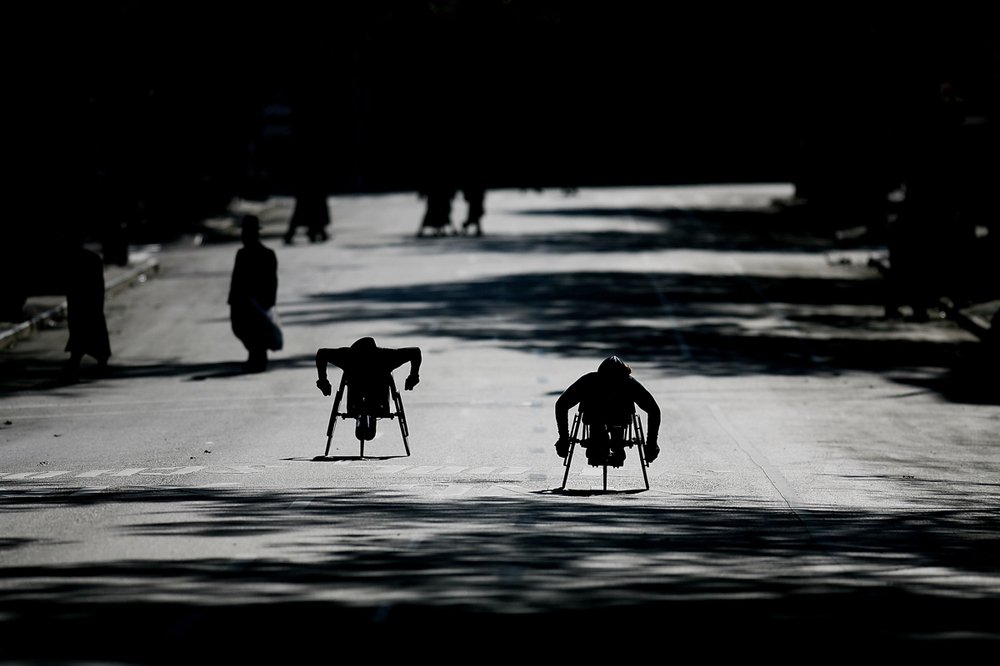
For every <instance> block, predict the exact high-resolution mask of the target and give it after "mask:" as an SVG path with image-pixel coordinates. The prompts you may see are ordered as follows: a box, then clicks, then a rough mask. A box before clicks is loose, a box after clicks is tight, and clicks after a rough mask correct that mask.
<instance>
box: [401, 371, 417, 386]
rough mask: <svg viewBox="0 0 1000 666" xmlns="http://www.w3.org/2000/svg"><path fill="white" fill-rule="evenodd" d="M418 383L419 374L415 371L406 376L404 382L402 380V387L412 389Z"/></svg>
mask: <svg viewBox="0 0 1000 666" xmlns="http://www.w3.org/2000/svg"><path fill="white" fill-rule="evenodd" d="M419 383H420V375H418V374H417V373H415V372H411V373H410V376H409V377H407V378H406V381H405V382H403V388H405V389H406V390H407V391H412V390H413V387H414V386H416V385H417V384H419Z"/></svg>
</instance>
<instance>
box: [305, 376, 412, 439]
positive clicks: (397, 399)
mask: <svg viewBox="0 0 1000 666" xmlns="http://www.w3.org/2000/svg"><path fill="white" fill-rule="evenodd" d="M346 388H347V374H346V373H345V374H344V375H343V376H342V377H341V378H340V388H338V389H337V395H336V397H334V399H333V409H332V410H331V411H330V423H329V425H328V426H327V428H326V452H325V453H324V454H323V456H324V457H326V456H329V455H330V444H331V442H333V432H334V429H335V428H336V427H337V419H338V418H343V419H345V420H346V419H355V420H357V419H358V418H360V417H362V416H372V415H371V414H352V413H349V412H346V411H344V412H341V411H340V402H341V400H342V399H343V397H344V390H345V389H346ZM389 393H390V394H391V395H392V402H393V404H394V405H395V409H396V411H395V412H390V413H389V414H388V415H384V416H378V415H376V416H374V418H375V420H376V421H377V420H379V419H385V418H388V419H396V420H397V421H398V422H399V432H400V434H401V435H402V436H403V446H404V447H405V448H406V455H410V442H409V439H408V438H409V434H410V430H409V428H408V427H407V425H406V414H405V413H404V412H403V398H402V397H401V396H400V395H399V391H398V390H396V381H395V380H394V379H393V377H392V374H391V373H390V375H389ZM358 441H359V442H360V443H361V453H360V456H361V457H362V458H364V457H365V440H364V439H359V440H358Z"/></svg>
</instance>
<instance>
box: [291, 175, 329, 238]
mask: <svg viewBox="0 0 1000 666" xmlns="http://www.w3.org/2000/svg"><path fill="white" fill-rule="evenodd" d="M326 199H327V197H326V192H325V191H324V190H323V188H322V187H320V186H319V185H317V184H315V183H307V184H306V185H304V186H302V188H301V189H300V191H299V193H298V194H297V195H296V196H295V207H294V208H293V209H292V217H291V219H290V220H289V221H288V229H287V230H286V231H285V235H284V240H285V245H291V244H293V243H294V242H295V235H296V233H297V232H298V229H299V227H305V230H306V236H308V238H309V242H310V243H322V242H323V241H325V240H327V239H328V238H329V237H330V235H329V234H328V233H327V231H326V228H327V227H328V226H330V208H329V206H328V204H327V200H326Z"/></svg>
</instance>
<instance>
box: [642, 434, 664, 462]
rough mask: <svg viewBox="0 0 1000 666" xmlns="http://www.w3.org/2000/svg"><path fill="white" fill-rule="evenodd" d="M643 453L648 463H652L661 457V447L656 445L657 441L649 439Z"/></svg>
mask: <svg viewBox="0 0 1000 666" xmlns="http://www.w3.org/2000/svg"><path fill="white" fill-rule="evenodd" d="M642 453H643V455H644V456H645V458H646V462H647V463H651V462H653V461H654V460H656V458H657V456H659V455H660V446H659V445H658V444H657V443H656V440H655V439H647V440H646V444H645V446H643V448H642Z"/></svg>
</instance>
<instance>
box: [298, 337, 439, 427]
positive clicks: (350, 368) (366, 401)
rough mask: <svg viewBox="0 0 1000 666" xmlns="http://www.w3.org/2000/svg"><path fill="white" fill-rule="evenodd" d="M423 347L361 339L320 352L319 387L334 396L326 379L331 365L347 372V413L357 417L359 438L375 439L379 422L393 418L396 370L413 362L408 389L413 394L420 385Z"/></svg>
mask: <svg viewBox="0 0 1000 666" xmlns="http://www.w3.org/2000/svg"><path fill="white" fill-rule="evenodd" d="M420 360H421V355H420V348H419V347H402V348H400V349H392V348H390V347H379V346H378V345H377V344H376V343H375V338H359V339H358V340H356V341H355V342H354V344H352V345H351V346H350V347H337V348H330V349H319V350H317V352H316V372H317V373H318V374H319V379H318V380H316V386H317V387H318V388H319V390H320V391H322V392H323V395H330V393H332V391H333V387H332V386H331V385H330V381H329V380H328V379H327V377H326V367H327V364H333V365H335V366H337V367H338V368H340V369H341V370H343V371H344V379H345V380H346V384H347V412H348V414H351V415H354V416H355V417H356V418H357V430H356V431H355V435H356V436H357V438H358V439H361V440H365V441H370V440H372V439H374V438H375V422H376V419H378V418H379V417H384V416H389V399H390V395H389V386H390V382H391V381H392V371H393V370H395V369H396V368H398V367H399V366H401V365H403V364H405V363H409V364H410V374H409V376H407V378H406V382H405V383H404V388H405V389H406V390H407V391H412V390H413V387H414V386H416V385H417V384H418V383H419V382H420Z"/></svg>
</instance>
